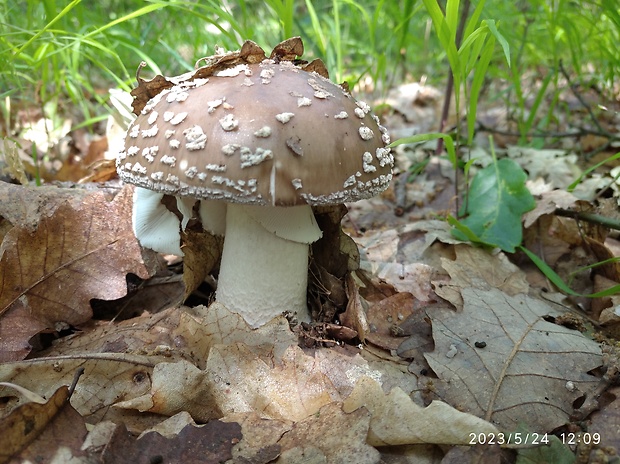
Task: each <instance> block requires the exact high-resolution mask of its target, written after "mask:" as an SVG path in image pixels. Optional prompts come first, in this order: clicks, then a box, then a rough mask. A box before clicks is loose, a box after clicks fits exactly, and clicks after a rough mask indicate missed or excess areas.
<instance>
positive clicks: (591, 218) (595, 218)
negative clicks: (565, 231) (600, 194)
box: [555, 208, 620, 230]
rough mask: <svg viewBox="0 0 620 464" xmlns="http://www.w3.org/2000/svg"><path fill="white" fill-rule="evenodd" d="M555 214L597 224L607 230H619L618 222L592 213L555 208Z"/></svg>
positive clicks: (619, 223)
mask: <svg viewBox="0 0 620 464" xmlns="http://www.w3.org/2000/svg"><path fill="white" fill-rule="evenodd" d="M555 214H557V215H558V216H563V217H569V218H573V219H578V220H580V221H586V222H590V223H592V224H598V225H601V226H604V227H607V228H609V229H614V230H620V220H618V219H612V218H609V217H605V216H601V215H599V214H594V213H586V212H584V211H575V210H572V209H563V208H557V209H556V210H555Z"/></svg>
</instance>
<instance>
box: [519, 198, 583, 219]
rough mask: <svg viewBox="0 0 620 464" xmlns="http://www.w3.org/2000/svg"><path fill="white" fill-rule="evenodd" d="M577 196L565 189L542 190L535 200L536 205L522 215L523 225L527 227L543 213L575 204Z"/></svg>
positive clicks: (549, 212)
mask: <svg viewBox="0 0 620 464" xmlns="http://www.w3.org/2000/svg"><path fill="white" fill-rule="evenodd" d="M576 201H577V197H575V196H574V195H573V194H571V193H568V192H567V191H566V190H552V191H550V192H544V193H542V194H541V195H540V198H538V199H537V200H536V207H535V208H534V209H533V210H532V211H529V212H527V213H525V214H524V215H523V227H525V228H528V227H530V226H531V225H532V224H534V222H536V220H537V219H538V218H539V217H540V216H542V215H544V214H551V213H553V212H554V211H555V210H556V209H557V208H563V209H568V208H570V207H571V206H573V205H574V204H575V202H576Z"/></svg>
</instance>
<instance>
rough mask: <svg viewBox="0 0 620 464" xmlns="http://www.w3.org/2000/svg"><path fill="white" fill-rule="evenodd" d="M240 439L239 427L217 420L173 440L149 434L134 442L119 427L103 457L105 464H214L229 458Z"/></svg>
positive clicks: (156, 434) (190, 430)
mask: <svg viewBox="0 0 620 464" xmlns="http://www.w3.org/2000/svg"><path fill="white" fill-rule="evenodd" d="M241 438H242V435H241V426H240V425H239V424H236V423H234V422H220V421H218V420H214V421H210V422H208V423H207V424H205V425H203V426H192V425H187V426H186V427H184V428H183V430H181V431H180V432H179V434H178V435H176V436H175V437H172V438H166V437H164V436H162V435H160V434H159V433H157V432H148V433H146V434H143V435H142V436H141V437H140V438H138V439H137V440H136V439H134V438H133V436H132V435H131V434H130V433H129V432H128V431H127V429H126V428H125V427H124V426H120V427H117V428H116V430H115V431H114V434H113V435H112V438H111V440H110V442H109V443H108V444H107V445H106V447H105V449H104V450H103V456H102V457H103V463H104V464H105V463H110V464H125V463H127V464H150V463H153V462H162V463H173V462H175V463H184V464H194V463H195V464H216V463H221V462H225V461H227V460H228V459H230V458H232V448H233V446H234V444H235V443H237V442H238V441H239V440H241Z"/></svg>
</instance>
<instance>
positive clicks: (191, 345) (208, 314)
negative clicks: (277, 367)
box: [172, 301, 297, 369]
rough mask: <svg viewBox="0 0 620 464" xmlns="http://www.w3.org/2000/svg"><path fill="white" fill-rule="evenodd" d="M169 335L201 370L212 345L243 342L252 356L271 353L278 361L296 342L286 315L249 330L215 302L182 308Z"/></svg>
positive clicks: (237, 317)
mask: <svg viewBox="0 0 620 464" xmlns="http://www.w3.org/2000/svg"><path fill="white" fill-rule="evenodd" d="M172 336H173V337H174V341H175V345H176V346H178V347H179V349H183V350H184V351H185V352H187V353H191V355H192V359H193V360H194V363H195V364H196V365H197V366H198V367H199V368H201V369H204V367H205V365H206V363H207V358H208V356H209V350H210V349H211V347H212V346H213V345H229V344H232V343H237V342H242V343H244V344H245V345H247V346H250V347H252V351H253V353H254V354H255V355H262V356H273V357H274V358H275V359H276V360H278V359H280V358H281V357H282V354H283V353H284V351H285V350H286V349H287V348H288V347H289V346H291V345H295V344H297V336H296V335H295V334H293V332H291V330H290V328H289V323H288V321H287V320H286V318H284V317H276V318H274V319H272V320H271V321H269V322H268V323H267V324H265V325H264V326H262V327H260V328H258V329H256V330H252V329H250V327H249V326H248V325H247V323H246V322H245V321H244V320H243V317H241V316H239V315H238V314H236V313H233V312H231V311H230V310H229V309H228V308H226V307H225V306H224V305H222V304H220V303H218V302H217V301H216V302H214V303H212V304H211V305H210V306H209V307H205V306H197V307H195V308H191V309H190V308H184V311H183V312H182V313H181V319H180V322H179V326H178V327H177V328H176V329H175V330H174V331H173V334H172Z"/></svg>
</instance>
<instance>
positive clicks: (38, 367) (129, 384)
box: [0, 353, 165, 419]
mask: <svg viewBox="0 0 620 464" xmlns="http://www.w3.org/2000/svg"><path fill="white" fill-rule="evenodd" d="M164 359H165V358H164ZM160 360H161V358H157V357H148V356H135V355H128V354H117V353H97V354H90V355H82V356H77V355H72V356H57V357H52V358H40V359H32V360H27V361H19V362H14V363H4V364H0V380H2V381H5V382H12V383H15V384H18V385H21V386H22V387H25V388H27V389H29V390H31V391H33V392H36V393H38V394H39V395H41V396H44V397H51V395H52V394H53V393H54V392H55V391H56V390H57V389H58V388H60V387H61V386H62V385H65V384H68V383H70V382H71V379H72V378H73V373H74V372H75V371H76V369H78V368H80V367H83V368H84V375H83V376H82V377H81V378H80V381H79V383H78V384H77V387H76V389H75V391H74V392H73V395H72V397H71V403H72V405H73V407H74V408H75V409H76V410H77V411H78V412H79V413H80V414H81V415H82V416H84V417H85V418H87V419H89V418H90V416H92V415H94V414H96V413H98V412H99V411H102V410H103V411H106V410H107V409H108V407H109V406H110V405H112V404H115V403H117V402H118V401H119V400H121V399H130V398H135V397H137V396H141V395H144V394H145V393H147V392H148V391H150V387H151V380H150V379H151V372H152V369H153V366H154V365H155V364H156V363H157V362H158V361H160ZM0 397H3V398H4V399H5V402H4V403H3V407H5V408H9V407H11V406H12V404H11V402H10V401H7V399H10V398H13V397H14V394H13V392H12V391H11V390H10V389H7V388H5V387H0Z"/></svg>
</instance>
